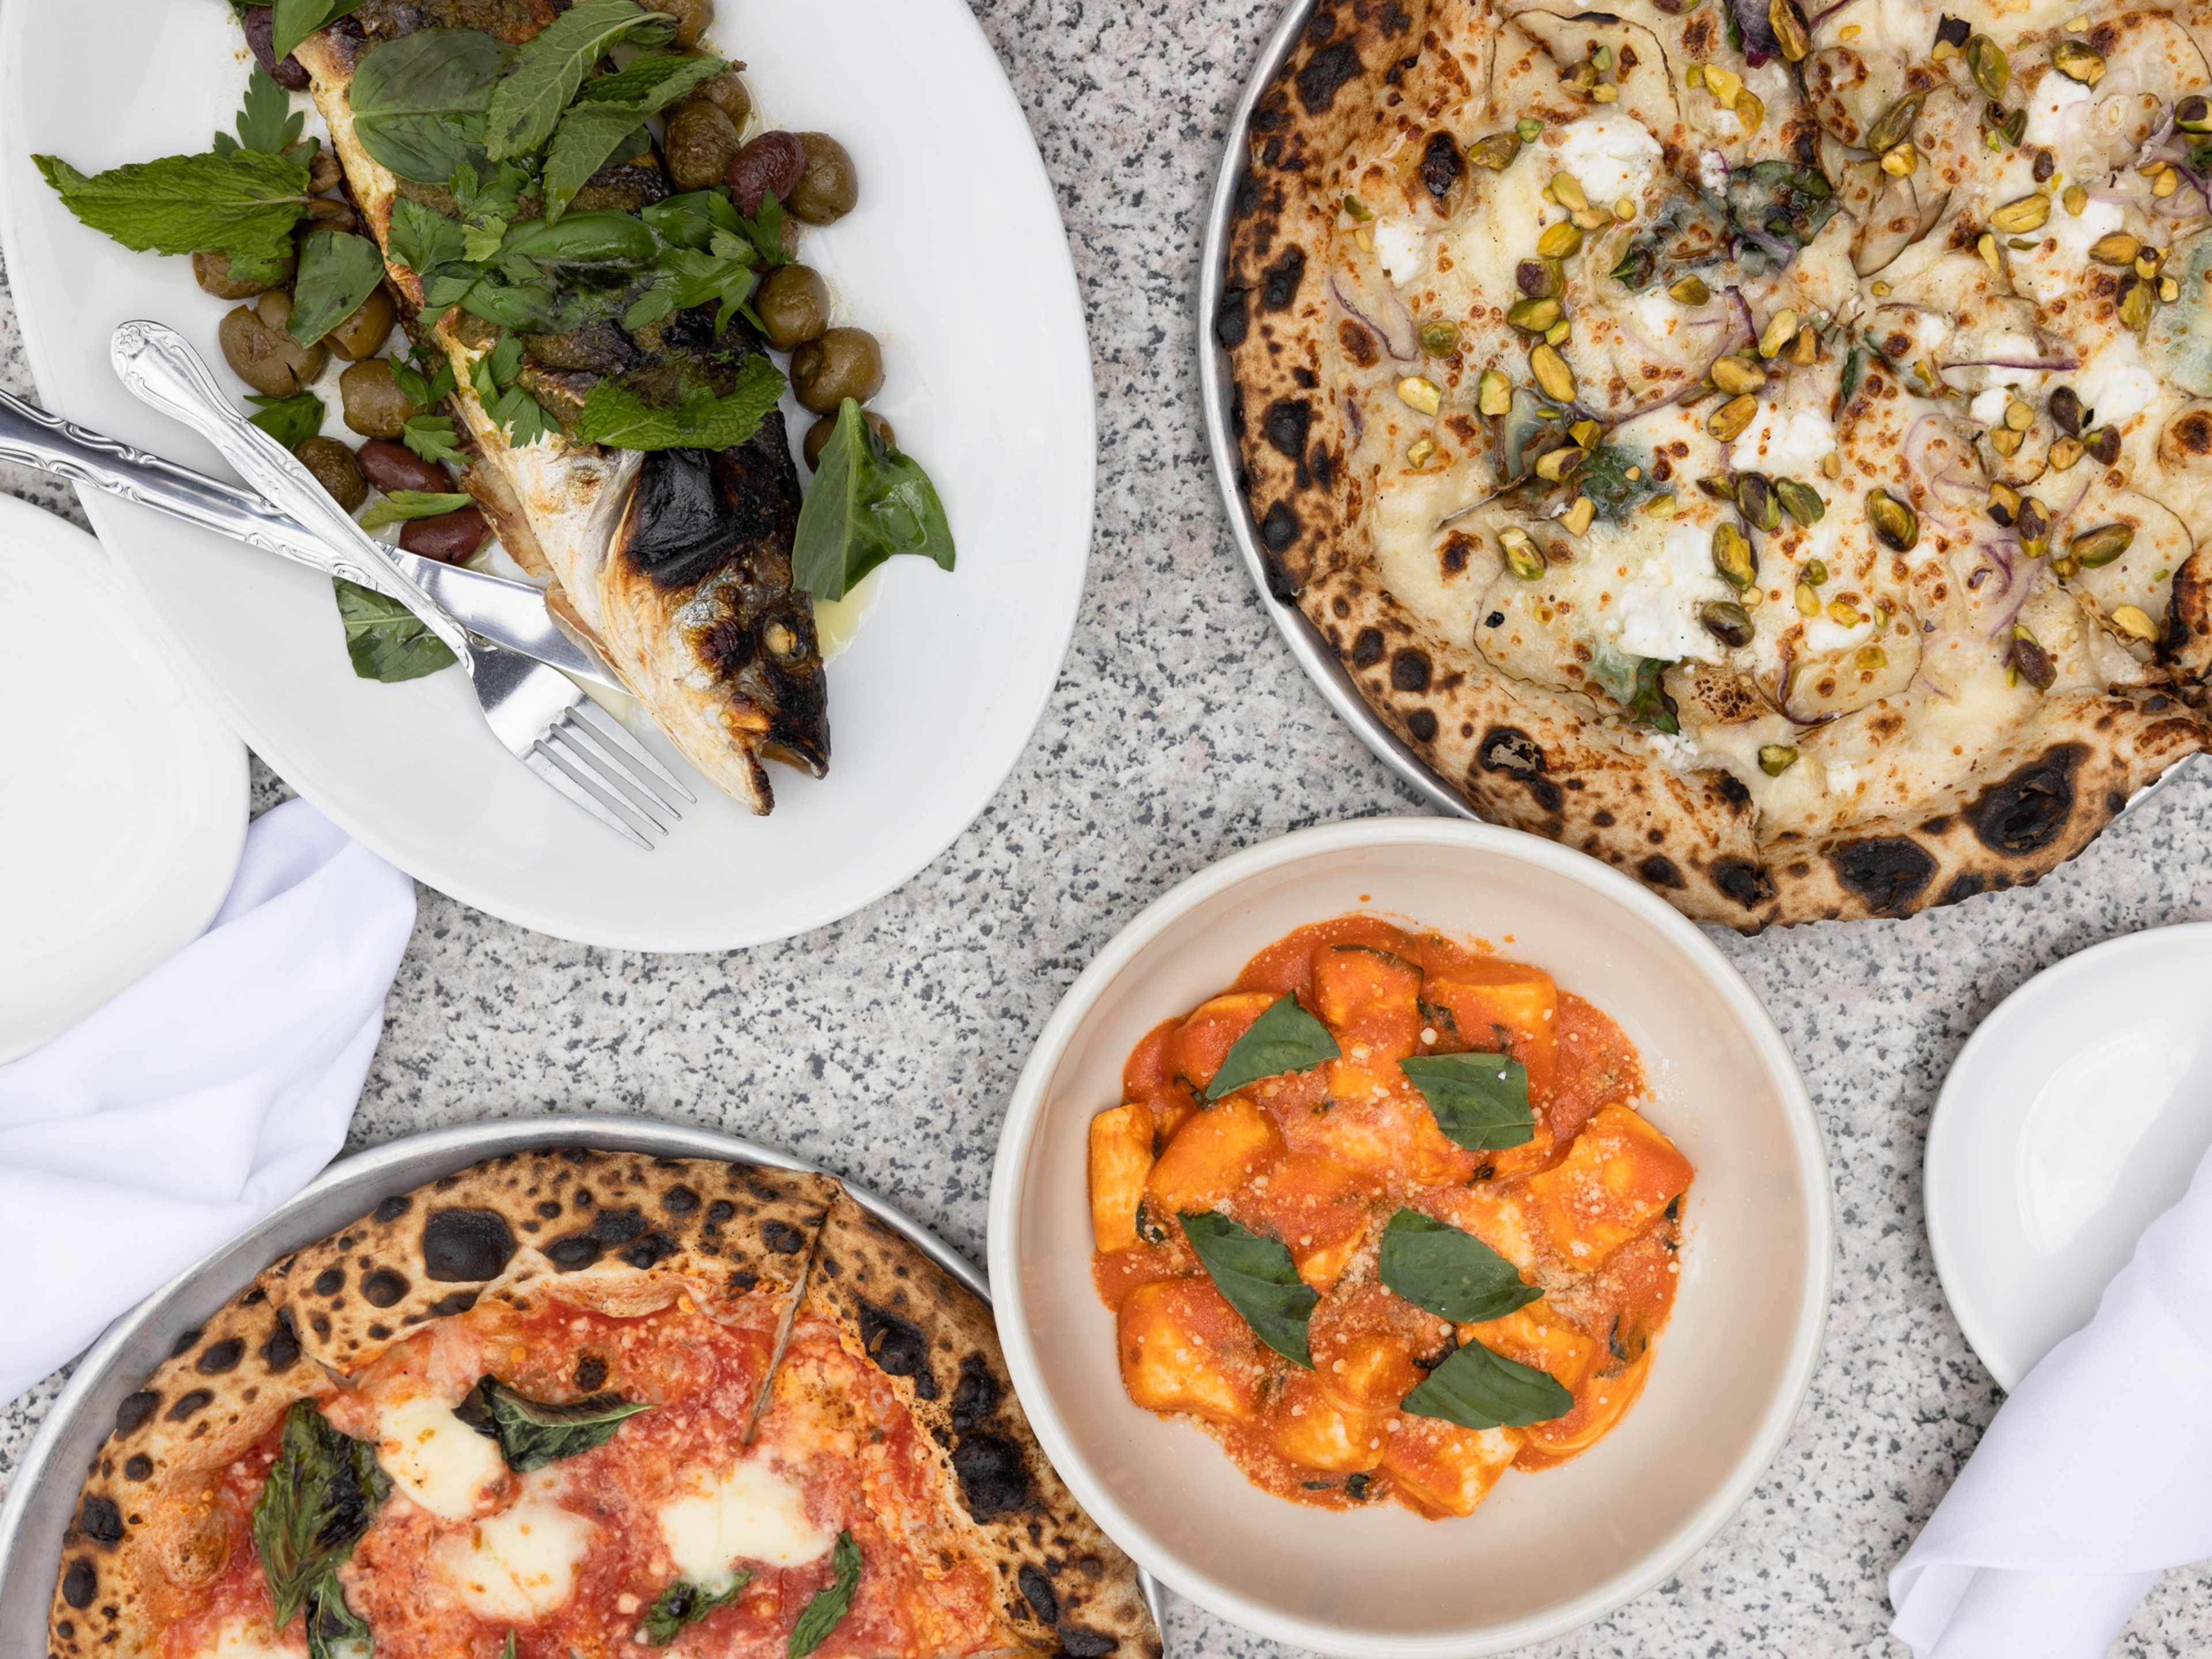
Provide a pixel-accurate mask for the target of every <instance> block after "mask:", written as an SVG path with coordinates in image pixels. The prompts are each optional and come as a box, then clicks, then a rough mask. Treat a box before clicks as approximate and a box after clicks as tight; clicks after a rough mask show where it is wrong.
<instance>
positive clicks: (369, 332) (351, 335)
mask: <svg viewBox="0 0 2212 1659" xmlns="http://www.w3.org/2000/svg"><path fill="white" fill-rule="evenodd" d="M398 320H399V313H398V309H397V308H396V307H394V306H393V305H392V295H390V294H388V293H386V291H385V289H384V288H383V287H382V286H381V285H379V286H378V287H376V288H374V289H370V290H369V295H368V298H367V299H366V300H363V301H362V302H361V305H360V307H359V308H358V309H357V310H356V311H355V313H353V315H352V316H350V317H349V318H347V319H345V320H344V321H343V322H342V323H340V324H339V325H337V327H336V328H334V329H332V330H331V331H330V332H329V333H327V334H325V335H324V336H323V343H324V344H325V345H327V346H328V347H330V349H331V352H332V354H333V355H335V356H337V357H339V358H341V359H343V361H344V362H349V363H357V362H360V361H361V360H362V358H364V357H374V356H376V354H377V353H378V352H380V351H381V350H383V349H384V343H385V342H386V340H388V339H390V338H391V337H392V325H393V324H394V323H396V322H398Z"/></svg>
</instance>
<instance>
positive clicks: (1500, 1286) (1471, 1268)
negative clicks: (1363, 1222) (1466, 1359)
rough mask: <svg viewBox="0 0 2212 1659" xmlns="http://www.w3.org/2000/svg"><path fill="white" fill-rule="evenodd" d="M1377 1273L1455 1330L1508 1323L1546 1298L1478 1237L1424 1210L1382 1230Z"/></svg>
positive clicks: (1403, 1214)
mask: <svg viewBox="0 0 2212 1659" xmlns="http://www.w3.org/2000/svg"><path fill="white" fill-rule="evenodd" d="M1376 1272H1377V1274H1378V1276H1379V1277H1380V1278H1381V1279H1382V1280H1383V1285H1384V1287H1385V1288H1387V1289H1389V1290H1392V1291H1396V1292H1397V1293H1398V1294H1399V1295H1400V1296H1402V1297H1405V1298H1406V1300H1407V1301H1408V1302H1410V1303H1412V1304H1413V1305H1414V1306H1415V1307H1417V1308H1425V1309H1427V1310H1428V1311H1429V1312H1431V1313H1432V1314H1434V1315H1436V1316H1437V1318H1439V1319H1449V1320H1450V1321H1451V1322H1452V1323H1454V1324H1455V1325H1480V1324H1482V1323H1483V1322H1486V1321H1487V1320H1492V1319H1503V1318H1504V1317H1505V1316H1506V1315H1508V1314H1510V1313H1511V1312H1512V1311H1513V1310H1515V1309H1516V1308H1525V1307H1527V1306H1528V1304H1530V1303H1531V1302H1534V1300H1535V1299H1536V1298H1537V1297H1540V1296H1541V1295H1543V1291H1541V1290H1539V1289H1538V1288H1537V1287H1536V1286H1535V1285H1528V1284H1524V1283H1522V1279H1521V1270H1520V1269H1519V1268H1518V1267H1515V1266H1514V1265H1513V1264H1512V1263H1511V1262H1510V1261H1507V1260H1506V1259H1505V1258H1504V1256H1502V1255H1498V1252H1497V1251H1495V1250H1493V1249H1491V1248H1490V1246H1489V1245H1487V1244H1486V1243H1483V1242H1482V1241H1481V1240H1480V1239H1479V1238H1477V1237H1475V1236H1474V1234H1473V1233H1468V1232H1462V1231H1460V1230H1459V1229H1458V1228H1457V1227H1453V1226H1448V1225H1445V1224H1444V1223H1443V1222H1441V1221H1438V1220H1437V1219H1436V1218H1434V1217H1432V1216H1426V1215H1423V1214H1422V1213H1421V1212H1419V1210H1400V1211H1399V1212H1398V1213H1397V1214H1395V1215H1394V1216H1392V1217H1391V1218H1390V1220H1389V1225H1387V1226H1385V1227H1384V1228H1383V1246H1382V1255H1381V1260H1380V1261H1379V1264H1378V1266H1377V1268H1376Z"/></svg>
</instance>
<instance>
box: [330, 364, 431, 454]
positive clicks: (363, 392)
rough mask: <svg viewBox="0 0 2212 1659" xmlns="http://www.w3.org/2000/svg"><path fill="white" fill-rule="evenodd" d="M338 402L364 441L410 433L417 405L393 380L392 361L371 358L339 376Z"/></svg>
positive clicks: (351, 425)
mask: <svg viewBox="0 0 2212 1659" xmlns="http://www.w3.org/2000/svg"><path fill="white" fill-rule="evenodd" d="M338 400H339V402H340V403H341V404H343V405H344V408H345V423H346V424H347V425H348V426H349V427H351V428H353V429H354V430H355V431H356V432H358V433H360V434H361V435H362V437H364V438H397V437H398V435H400V434H401V433H403V432H404V431H405V430H406V429H407V421H408V417H409V416H411V415H413V414H414V412H415V405H414V404H413V402H412V401H411V400H410V398H408V396H407V394H406V393H405V392H402V391H401V390H400V389H399V383H398V381H397V380H393V379H392V363H391V361H390V359H388V358H384V357H371V358H369V359H368V361H367V362H359V363H356V364H354V365H353V366H352V367H350V368H348V369H347V370H346V372H345V373H344V374H341V375H339V376H338Z"/></svg>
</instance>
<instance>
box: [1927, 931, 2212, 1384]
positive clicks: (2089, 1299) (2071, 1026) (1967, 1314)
mask: <svg viewBox="0 0 2212 1659" xmlns="http://www.w3.org/2000/svg"><path fill="white" fill-rule="evenodd" d="M2207 1148H2212V923H2205V922H2193V923H2191V924H2188V925H2187V926H2185V927H2158V928H2153V929H2152V930H2151V931H2149V932H2148V933H2134V934H2130V935H2129V936H2128V937H2126V938H2124V939H2111V940H2108V941H2107V942H2106V943H2105V944H2103V945H2094V946H2092V947H2091V948H2090V949H2088V950H2087V951H2082V952H2081V953H2080V954H2079V955H2078V956H2071V957H2067V958H2066V960H2065V961H2063V962H2062V963H2057V965H2056V966H2054V967H2051V968H2046V969H2044V970H2043V972H2041V973H2039V974H2038V975H2036V976H2035V977H2034V978H2033V979H2032V980H2030V981H2027V984H2025V985H2023V986H2021V987H2020V989H2018V990H2017V991H2015V992H2014V993H2013V994H2011V995H2010V996H2008V997H2007V998H2006V999H2005V1000H2003V1001H2002V1003H2000V1004H1998V1005H1997V1007H1996V1012H1993V1013H1991V1014H1990V1017H1989V1018H1987V1019H1985V1020H1984V1021H1983V1022H1982V1024H1981V1027H1980V1029H1979V1030H1977V1031H1975V1033H1974V1034H1973V1036H1971V1037H1969V1038H1968V1039H1967V1040H1966V1047H1965V1048H1961V1049H1960V1051H1959V1058H1958V1059H1957V1060H1954V1062H1953V1063H1952V1066H1951V1074H1950V1076H1949V1077H1948V1078H1946V1079H1944V1082H1943V1091H1942V1094H1941V1095H1940V1096H1939V1097H1937V1099H1936V1114H1935V1116H1934V1118H1933V1119H1932V1120H1931V1121H1930V1122H1929V1126H1928V1164H1927V1176H1926V1188H1927V1206H1928V1243H1929V1249H1930V1250H1931V1251H1932V1252H1933V1254H1934V1255H1935V1258H1936V1276H1937V1277H1938V1278H1939V1279H1942V1285H1943V1294H1944V1296H1945V1297H1947V1298H1948V1300H1949V1302H1950V1304H1951V1311H1952V1313H1953V1314H1954V1316H1956V1317H1957V1319H1958V1321H1959V1327H1960V1329H1961V1330H1963V1331H1964V1332H1965V1333H1966V1340H1967V1341H1968V1342H1969V1343H1970V1344H1972V1346H1973V1350H1974V1352H1975V1353H1976V1354H1977V1355H1978V1356H1979V1357H1980V1358H1981V1362H1982V1364H1984V1365H1985V1366H1987V1367H1988V1368H1989V1372H1990V1376H1994V1377H1995V1378H1996V1380H1997V1383H1998V1385H1999V1386H2000V1387H2002V1388H2003V1389H2006V1390H2007V1391H2010V1390H2011V1389H2015V1388H2016V1387H2018V1386H2019V1384H2020V1380H2021V1378H2022V1377H2023V1376H2027V1373H2028V1372H2029V1371H2030V1370H2033V1369H2034V1367H2035V1364H2036V1362H2037V1361H2038V1360H2039V1359H2041V1358H2043V1356H2044V1355H2045V1354H2046V1353H2048V1352H2050V1351H2051V1348H2053V1347H2054V1346H2057V1344H2058V1343H2059V1342H2060V1341H2061V1340H2063V1339H2064V1338H2066V1337H2068V1336H2069V1335H2071V1334H2073V1333H2074V1332H2075V1331H2077V1330H2079V1329H2081V1327H2082V1326H2084V1325H2086V1324H2087V1323H2088V1322H2089V1316H2091V1315H2092V1314H2093V1313H2094V1312H2095V1311H2096V1310H2097V1299H2098V1298H2099V1297H2100V1296H2102V1295H2103V1294H2104V1290H2105V1286H2106V1285H2108V1284H2110V1283H2111V1282H2112V1275H2113V1274H2115V1273H2118V1272H2119V1270H2120V1269H2121V1268H2122V1267H2125V1266H2126V1265H2127V1261H2128V1258H2129V1257H2130V1255H2133V1254H2134V1253H2135V1248H2136V1240H2138V1239H2139V1238H2141V1237H2142V1231H2143V1229H2144V1228H2145V1227H2148V1225H2150V1224H2151V1223H2152V1222H2153V1221H2154V1220H2155V1219H2156V1218H2158V1217H2159V1216H2160V1214H2161V1213H2162V1212H2165V1211H2166V1210H2168V1209H2171V1208H2172V1206H2174V1204H2176V1203H2177V1202H2179V1200H2180V1198H2181V1195H2182V1194H2183V1192H2184V1191H2185V1190H2186V1189H2187V1188H2188V1186H2189V1178H2190V1176H2192V1175H2194V1174H2195V1173H2196V1171H2197V1165H2198V1164H2201V1163H2203V1159H2204V1154H2205V1152H2206V1150H2207Z"/></svg>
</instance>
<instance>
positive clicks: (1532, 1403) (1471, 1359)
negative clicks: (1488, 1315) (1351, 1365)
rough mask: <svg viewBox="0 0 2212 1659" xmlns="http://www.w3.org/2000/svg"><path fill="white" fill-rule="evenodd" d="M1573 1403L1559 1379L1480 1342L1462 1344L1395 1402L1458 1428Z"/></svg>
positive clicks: (1526, 1420) (1549, 1412)
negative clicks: (1494, 1351) (1402, 1397)
mask: <svg viewBox="0 0 2212 1659" xmlns="http://www.w3.org/2000/svg"><path fill="white" fill-rule="evenodd" d="M1574 1407H1575V1397H1574V1395H1571V1394H1569V1393H1568V1392H1567V1391H1566V1390H1565V1389H1563V1388H1561V1387H1560V1386H1559V1381H1558V1379H1556V1378H1555V1377H1553V1376H1550V1375H1549V1374H1548V1373H1547V1372H1544V1371H1540V1370H1536V1369H1535V1368H1534V1366H1532V1365H1524V1364H1522V1363H1521V1362H1520V1361H1519V1360H1517V1359H1508V1358H1505V1357H1504V1355H1503V1354H1498V1353H1492V1352H1491V1351H1490V1350H1489V1349H1488V1348H1486V1347H1484V1346H1482V1344H1481V1343H1480V1342H1468V1343H1463V1344H1462V1345H1461V1346H1459V1347H1458V1348H1456V1349H1455V1350H1454V1351H1453V1352H1452V1353H1451V1354H1450V1356H1449V1358H1446V1359H1445V1361H1444V1362H1443V1364H1441V1365H1439V1366H1437V1368H1436V1370H1432V1371H1431V1372H1430V1373H1429V1374H1428V1376H1425V1377H1424V1378H1423V1379H1422V1380H1421V1381H1420V1382H1419V1383H1417V1384H1415V1385H1414V1388H1413V1392H1412V1393H1411V1394H1409V1395H1407V1396H1406V1397H1405V1398H1404V1399H1403V1400H1401V1401H1399V1402H1398V1409H1399V1410H1400V1411H1401V1412H1404V1413H1407V1415H1409V1416H1413V1417H1437V1418H1442V1419H1443V1420H1444V1421H1445V1422H1447V1423H1456V1424H1458V1425H1460V1427H1462V1429H1499V1428H1516V1429H1517V1428H1526V1427H1527V1426H1528V1425H1529V1424H1531V1423H1548V1422H1550V1421H1551V1420H1552V1419H1553V1418H1555V1417H1564V1416H1565V1415H1566V1414H1567V1413H1569V1412H1571V1411H1572V1410H1573V1409H1574Z"/></svg>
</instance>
